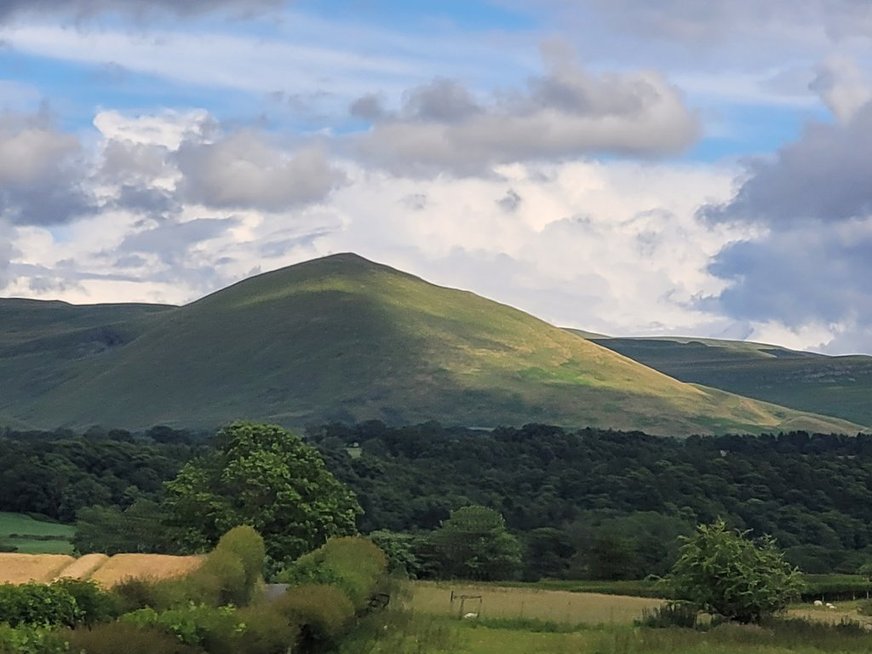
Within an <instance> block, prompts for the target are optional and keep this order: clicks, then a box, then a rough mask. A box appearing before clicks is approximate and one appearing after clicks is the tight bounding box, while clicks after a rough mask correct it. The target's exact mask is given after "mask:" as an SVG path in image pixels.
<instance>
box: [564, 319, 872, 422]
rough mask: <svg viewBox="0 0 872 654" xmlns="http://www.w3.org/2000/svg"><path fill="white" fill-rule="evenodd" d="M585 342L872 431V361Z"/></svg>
mask: <svg viewBox="0 0 872 654" xmlns="http://www.w3.org/2000/svg"><path fill="white" fill-rule="evenodd" d="M575 333H577V334H579V335H581V336H584V337H585V338H587V339H589V340H590V341H592V342H594V343H598V344H599V345H602V346H604V347H607V348H609V349H611V350H613V351H615V352H618V353H620V354H623V355H624V356H627V357H630V358H631V359H633V360H634V361H638V362H640V363H643V364H645V365H646V366H650V367H652V368H654V369H656V370H659V371H661V372H663V373H665V374H667V375H670V376H671V377H675V378H676V379H680V380H682V381H685V382H690V383H696V384H705V385H706V386H712V387H714V388H720V389H723V390H725V391H730V392H731V393H737V394H739V395H744V396H747V397H753V398H756V399H758V400H764V401H766V402H773V403H775V404H780V405H783V406H789V407H791V408H794V409H798V410H800V411H810V412H812V413H821V414H826V415H831V416H836V417H839V418H844V419H845V420H850V421H852V422H855V423H858V424H861V425H866V426H872V403H870V402H869V398H870V397H872V357H870V356H860V355H857V356H825V355H822V354H814V353H811V352H797V351H794V350H788V349H786V348H782V347H778V346H774V345H764V344H760V343H747V342H743V341H724V340H715V339H702V338H701V339H696V338H667V337H658V338H609V337H607V336H602V335H599V334H588V333H586V332H578V331H576V332H575Z"/></svg>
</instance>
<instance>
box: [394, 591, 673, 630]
mask: <svg viewBox="0 0 872 654" xmlns="http://www.w3.org/2000/svg"><path fill="white" fill-rule="evenodd" d="M660 604H662V600H658V599H653V598H645V597H630V596H625V595H602V594H598V593H573V592H568V591H559V590H541V589H538V588H532V587H519V588H513V587H506V586H495V585H467V584H456V583H446V582H440V583H434V582H417V583H415V584H413V585H412V596H411V600H410V602H409V606H410V607H411V609H412V610H413V611H415V612H416V613H424V614H427V615H438V616H454V617H457V616H458V615H462V614H466V613H476V614H478V616H479V618H481V619H485V620H490V619H502V620H505V619H517V620H525V619H529V620H538V621H545V622H557V623H565V624H570V625H581V624H585V625H597V624H632V623H633V620H634V619H636V618H638V617H640V616H641V615H642V612H643V611H644V610H645V609H651V608H654V607H656V606H660Z"/></svg>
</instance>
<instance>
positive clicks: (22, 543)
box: [0, 512, 73, 554]
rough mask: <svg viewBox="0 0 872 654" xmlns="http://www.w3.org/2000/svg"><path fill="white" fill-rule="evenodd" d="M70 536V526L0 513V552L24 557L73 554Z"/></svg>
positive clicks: (71, 528)
mask: <svg viewBox="0 0 872 654" xmlns="http://www.w3.org/2000/svg"><path fill="white" fill-rule="evenodd" d="M72 536H73V527H72V526H71V525H64V524H59V523H56V522H48V521H45V520H37V519H35V518H33V517H31V516H29V515H25V514H22V513H6V512H0V549H5V550H10V551H15V552H21V553H24V554H69V553H71V552H72V551H73V546H72V545H71V543H70V539H71V538H72ZM13 548H14V549H13Z"/></svg>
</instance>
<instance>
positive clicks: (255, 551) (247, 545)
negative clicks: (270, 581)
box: [215, 525, 266, 604]
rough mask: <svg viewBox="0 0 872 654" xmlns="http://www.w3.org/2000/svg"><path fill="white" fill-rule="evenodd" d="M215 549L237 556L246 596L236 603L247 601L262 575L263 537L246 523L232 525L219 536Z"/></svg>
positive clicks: (264, 555) (264, 550)
mask: <svg viewBox="0 0 872 654" xmlns="http://www.w3.org/2000/svg"><path fill="white" fill-rule="evenodd" d="M215 550H216V551H228V552H231V553H232V554H235V555H236V556H237V557H238V558H239V560H240V562H241V563H242V568H243V570H244V572H245V585H244V590H245V592H246V593H247V594H248V596H247V597H246V598H245V600H244V601H240V602H238V603H239V604H244V603H247V602H248V601H249V600H250V599H251V594H252V592H253V590H254V588H255V586H256V585H257V583H258V582H259V581H260V580H261V578H262V577H263V565H264V559H265V558H266V546H265V545H264V542H263V538H261V536H260V534H258V533H257V532H256V531H255V530H254V528H252V527H249V526H247V525H246V526H241V527H234V528H233V529H231V530H230V531H228V532H227V533H226V534H224V535H223V536H222V537H221V540H219V541H218V545H217V546H216V547H215Z"/></svg>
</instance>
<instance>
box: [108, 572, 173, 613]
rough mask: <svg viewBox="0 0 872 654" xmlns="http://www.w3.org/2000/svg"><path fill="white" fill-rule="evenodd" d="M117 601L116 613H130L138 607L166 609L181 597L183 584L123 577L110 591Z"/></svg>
mask: <svg viewBox="0 0 872 654" xmlns="http://www.w3.org/2000/svg"><path fill="white" fill-rule="evenodd" d="M110 592H111V594H112V595H113V596H114V599H115V602H116V603H117V607H118V613H119V614H122V613H130V612H131V611H136V610H138V609H144V608H152V609H157V610H161V609H167V608H169V607H171V606H173V605H174V604H177V603H179V602H183V601H187V600H185V599H184V597H183V593H184V592H187V591H185V588H184V586H182V585H180V584H179V583H178V582H176V581H153V580H149V579H134V578H130V579H124V580H123V581H121V582H120V583H118V584H116V585H115V586H113V588H112V590H111V591H110Z"/></svg>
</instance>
